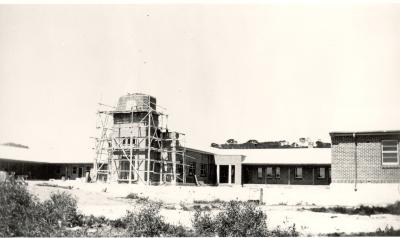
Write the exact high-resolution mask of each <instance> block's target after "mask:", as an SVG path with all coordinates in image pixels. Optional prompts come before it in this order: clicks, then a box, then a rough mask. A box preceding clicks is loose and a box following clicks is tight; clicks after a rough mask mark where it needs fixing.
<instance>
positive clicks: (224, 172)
mask: <svg viewBox="0 0 400 238" xmlns="http://www.w3.org/2000/svg"><path fill="white" fill-rule="evenodd" d="M228 176H229V167H228V165H220V166H219V182H220V183H228Z"/></svg>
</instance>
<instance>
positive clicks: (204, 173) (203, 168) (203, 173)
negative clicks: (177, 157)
mask: <svg viewBox="0 0 400 238" xmlns="http://www.w3.org/2000/svg"><path fill="white" fill-rule="evenodd" d="M200 176H202V177H206V176H207V164H201V165H200Z"/></svg>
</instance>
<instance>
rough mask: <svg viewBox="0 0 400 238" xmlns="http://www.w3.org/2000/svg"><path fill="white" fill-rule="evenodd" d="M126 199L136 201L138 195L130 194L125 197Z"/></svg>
mask: <svg viewBox="0 0 400 238" xmlns="http://www.w3.org/2000/svg"><path fill="white" fill-rule="evenodd" d="M126 198H129V199H138V198H139V195H137V194H136V193H130V194H128V195H127V196H126Z"/></svg>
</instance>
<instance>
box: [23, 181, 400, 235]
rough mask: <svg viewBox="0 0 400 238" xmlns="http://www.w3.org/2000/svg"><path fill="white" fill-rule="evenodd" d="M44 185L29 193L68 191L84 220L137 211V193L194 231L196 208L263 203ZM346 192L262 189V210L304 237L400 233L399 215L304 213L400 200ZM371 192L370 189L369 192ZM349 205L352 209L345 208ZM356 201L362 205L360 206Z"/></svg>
mask: <svg viewBox="0 0 400 238" xmlns="http://www.w3.org/2000/svg"><path fill="white" fill-rule="evenodd" d="M40 183H43V181H30V182H29V185H28V190H29V191H30V192H31V193H32V194H35V195H36V196H38V197H39V199H41V200H44V199H47V198H48V197H49V196H50V194H51V193H52V192H55V191H67V192H70V193H71V194H72V195H73V196H75V197H76V199H77V200H78V208H79V210H80V211H81V212H82V213H83V214H85V215H95V216H101V215H102V216H105V217H107V218H110V219H116V218H119V217H122V216H124V215H125V213H126V211H127V210H133V209H135V202H134V200H131V199H127V198H126V196H127V195H128V194H129V193H136V194H138V195H139V196H142V197H149V199H152V200H156V201H162V202H163V204H164V205H163V208H162V209H161V214H162V215H163V216H164V217H165V218H166V221H168V222H169V223H173V224H181V225H183V226H186V227H190V226H191V217H192V213H193V211H187V209H185V207H189V206H191V205H193V203H194V202H196V200H197V201H212V200H214V199H220V200H224V201H229V200H258V199H260V188H259V187H252V188H250V187H193V186H176V187H172V186H150V187H146V186H141V185H127V184H103V183H94V184H91V183H82V182H79V181H51V182H48V181H47V182H46V183H49V184H57V185H61V186H71V187H72V189H64V188H55V187H46V186H37V184H40ZM346 191H347V190H346V189H342V190H341V192H342V194H341V196H340V197H345V198H346V197H347V198H348V199H347V200H345V199H343V198H341V199H339V198H337V197H334V196H332V191H331V189H330V187H329V186H312V187H310V186H294V187H287V186H273V187H264V188H263V201H264V202H265V203H266V205H263V206H262V209H263V210H265V211H266V213H267V216H268V226H269V227H270V228H273V227H276V226H278V225H280V226H281V227H282V226H285V224H286V225H288V226H289V225H292V224H293V223H295V224H296V228H297V229H298V230H299V231H300V232H301V234H302V235H304V236H306V235H318V234H326V233H334V232H345V233H352V232H373V231H376V229H377V228H382V229H383V228H385V227H386V226H393V228H395V229H400V216H398V215H389V214H384V215H371V216H360V215H345V214H332V213H317V212H311V211H307V210H302V208H309V207H316V206H326V205H347V206H353V205H359V204H374V205H378V204H387V203H389V202H392V201H394V200H396V199H397V200H400V198H398V197H394V198H393V197H390V198H391V199H387V197H388V196H396V191H395V192H393V194H390V193H386V194H385V195H386V196H380V195H377V196H375V197H374V199H371V196H369V197H368V198H366V199H365V201H366V202H360V201H362V200H360V196H365V194H362V193H360V194H358V195H357V196H355V195H354V194H352V193H350V195H349V194H346ZM367 191H368V189H365V192H367ZM345 201H347V204H346V202H345ZM356 201H357V202H356Z"/></svg>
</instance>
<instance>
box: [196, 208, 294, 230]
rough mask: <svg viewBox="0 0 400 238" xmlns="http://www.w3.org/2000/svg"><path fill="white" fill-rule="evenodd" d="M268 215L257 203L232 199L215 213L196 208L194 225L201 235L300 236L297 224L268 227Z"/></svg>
mask: <svg viewBox="0 0 400 238" xmlns="http://www.w3.org/2000/svg"><path fill="white" fill-rule="evenodd" d="M266 219H267V215H266V214H265V213H264V212H263V211H262V210H261V209H260V207H258V205H257V204H256V203H252V202H240V201H230V202H227V203H225V204H224V207H223V209H222V210H221V211H220V212H218V213H217V214H215V215H212V213H211V211H204V210H196V211H195V213H194V216H193V220H192V223H193V227H194V229H195V231H196V234H198V235H199V236H224V237H225V236H243V237H248V236H251V237H253V236H298V235H299V233H298V232H297V231H296V226H295V225H294V224H293V225H292V226H287V227H284V228H281V227H277V228H275V229H274V230H271V231H270V230H268V228H267V222H266Z"/></svg>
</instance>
